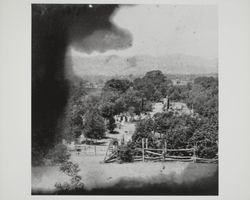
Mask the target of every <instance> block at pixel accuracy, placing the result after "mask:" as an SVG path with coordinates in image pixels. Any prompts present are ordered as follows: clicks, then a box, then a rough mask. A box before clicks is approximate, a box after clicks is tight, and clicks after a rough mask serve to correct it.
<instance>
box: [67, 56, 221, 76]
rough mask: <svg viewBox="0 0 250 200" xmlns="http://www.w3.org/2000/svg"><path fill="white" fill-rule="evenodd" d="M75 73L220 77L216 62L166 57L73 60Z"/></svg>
mask: <svg viewBox="0 0 250 200" xmlns="http://www.w3.org/2000/svg"><path fill="white" fill-rule="evenodd" d="M71 59H72V64H73V69H74V71H75V72H76V74H78V75H79V76H83V75H108V76H114V75H129V74H133V75H141V74H144V73H145V72H147V71H150V70H155V69H158V70H161V71H162V72H163V73H167V74H208V73H217V60H216V59H210V60H208V59H203V58H201V57H195V56H187V55H182V54H175V55H168V56H164V57H163V56H162V57H152V56H133V57H120V56H117V55H111V56H97V57H73V58H71Z"/></svg>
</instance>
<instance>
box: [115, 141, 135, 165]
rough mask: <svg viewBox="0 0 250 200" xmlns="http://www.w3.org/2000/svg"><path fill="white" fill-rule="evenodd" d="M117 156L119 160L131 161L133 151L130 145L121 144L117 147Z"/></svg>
mask: <svg viewBox="0 0 250 200" xmlns="http://www.w3.org/2000/svg"><path fill="white" fill-rule="evenodd" d="M118 157H119V159H120V160H121V162H132V161H133V152H132V148H131V147H130V145H129V144H128V145H122V146H119V148H118Z"/></svg>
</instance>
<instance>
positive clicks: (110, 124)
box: [107, 117, 116, 133]
mask: <svg viewBox="0 0 250 200" xmlns="http://www.w3.org/2000/svg"><path fill="white" fill-rule="evenodd" d="M107 128H108V130H109V132H110V133H113V132H114V129H115V128H116V123H115V119H114V117H110V118H109V122H108V127H107Z"/></svg>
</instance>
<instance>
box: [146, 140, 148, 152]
mask: <svg viewBox="0 0 250 200" xmlns="http://www.w3.org/2000/svg"><path fill="white" fill-rule="evenodd" d="M146 149H148V138H146Z"/></svg>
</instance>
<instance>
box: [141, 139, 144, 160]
mask: <svg viewBox="0 0 250 200" xmlns="http://www.w3.org/2000/svg"><path fill="white" fill-rule="evenodd" d="M141 142H142V162H144V138H142V140H141Z"/></svg>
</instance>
